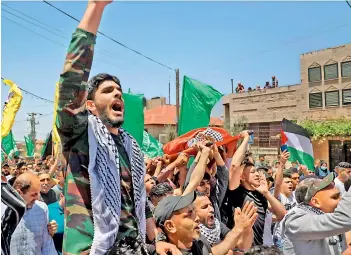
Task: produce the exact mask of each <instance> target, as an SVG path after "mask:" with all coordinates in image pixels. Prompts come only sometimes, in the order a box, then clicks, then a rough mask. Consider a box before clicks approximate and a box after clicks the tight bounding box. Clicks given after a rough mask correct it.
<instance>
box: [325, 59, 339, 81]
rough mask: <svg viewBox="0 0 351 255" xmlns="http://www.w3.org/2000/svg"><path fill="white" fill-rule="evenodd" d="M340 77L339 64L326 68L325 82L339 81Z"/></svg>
mask: <svg viewBox="0 0 351 255" xmlns="http://www.w3.org/2000/svg"><path fill="white" fill-rule="evenodd" d="M338 77H339V76H338V63H335V64H331V65H326V66H324V80H332V79H337V78H338Z"/></svg>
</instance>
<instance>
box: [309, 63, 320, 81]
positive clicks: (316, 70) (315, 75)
mask: <svg viewBox="0 0 351 255" xmlns="http://www.w3.org/2000/svg"><path fill="white" fill-rule="evenodd" d="M320 80H322V73H321V67H320V66H318V67H312V68H308V81H309V82H315V81H320Z"/></svg>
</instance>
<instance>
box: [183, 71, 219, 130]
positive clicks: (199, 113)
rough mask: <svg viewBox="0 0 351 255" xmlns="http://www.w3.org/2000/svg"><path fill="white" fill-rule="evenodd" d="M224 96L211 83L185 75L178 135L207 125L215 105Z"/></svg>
mask: <svg viewBox="0 0 351 255" xmlns="http://www.w3.org/2000/svg"><path fill="white" fill-rule="evenodd" d="M222 96H223V94H222V93H220V92H218V91H217V90H215V89H214V88H212V87H211V86H210V85H207V84H204V83H202V82H199V81H196V80H193V79H190V78H189V77H187V76H184V80H183V94H182V103H181V108H180V119H179V123H178V125H179V126H178V135H183V134H185V133H187V132H189V131H191V130H193V129H196V128H201V127H207V126H208V124H209V123H210V116H211V111H212V108H213V106H214V105H215V104H216V103H217V102H218V101H219V99H220V98H221V97H222Z"/></svg>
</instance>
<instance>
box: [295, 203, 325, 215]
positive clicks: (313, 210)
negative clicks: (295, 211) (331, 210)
mask: <svg viewBox="0 0 351 255" xmlns="http://www.w3.org/2000/svg"><path fill="white" fill-rule="evenodd" d="M297 208H300V209H302V210H304V211H306V212H311V213H314V214H317V215H321V214H324V212H323V211H321V210H320V209H318V208H314V207H312V206H310V205H307V204H305V203H301V204H299V205H298V206H297Z"/></svg>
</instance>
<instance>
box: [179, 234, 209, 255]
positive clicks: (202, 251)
mask: <svg viewBox="0 0 351 255" xmlns="http://www.w3.org/2000/svg"><path fill="white" fill-rule="evenodd" d="M180 252H181V253H182V255H210V254H212V250H211V246H210V244H209V243H208V242H207V240H206V238H205V237H203V236H201V237H200V238H199V239H198V240H194V241H193V245H192V246H191V249H186V250H185V249H184V250H182V249H181V250H180Z"/></svg>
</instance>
